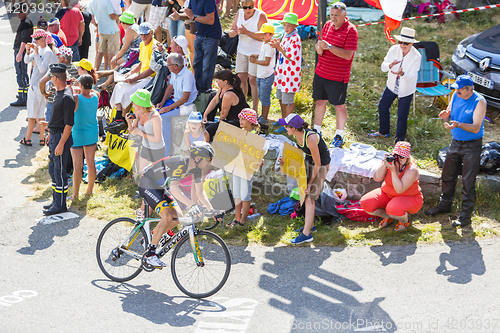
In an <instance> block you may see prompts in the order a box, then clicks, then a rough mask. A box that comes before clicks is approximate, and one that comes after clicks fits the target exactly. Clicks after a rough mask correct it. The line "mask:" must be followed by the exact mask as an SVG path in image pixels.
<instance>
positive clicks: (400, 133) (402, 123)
mask: <svg viewBox="0 0 500 333" xmlns="http://www.w3.org/2000/svg"><path fill="white" fill-rule="evenodd" d="M396 98H398V95H396V94H395V93H393V92H392V91H391V90H389V89H388V88H387V87H385V90H384V93H383V94H382V97H381V98H380V101H379V102H378V112H379V116H378V121H379V130H378V131H379V133H380V134H388V133H390V131H391V105H392V102H394V100H395V99H396ZM412 99H413V94H411V95H408V96H405V97H401V98H398V122H397V129H396V141H403V140H404V139H405V137H406V129H407V128H408V113H410V105H411V100H412Z"/></svg>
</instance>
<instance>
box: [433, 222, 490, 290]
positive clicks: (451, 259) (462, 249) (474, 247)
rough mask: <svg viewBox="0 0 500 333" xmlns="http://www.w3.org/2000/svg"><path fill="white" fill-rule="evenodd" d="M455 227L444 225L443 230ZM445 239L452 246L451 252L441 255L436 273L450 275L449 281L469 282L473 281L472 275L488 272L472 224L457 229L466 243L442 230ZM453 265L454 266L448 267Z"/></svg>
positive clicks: (457, 232)
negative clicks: (459, 241) (457, 240)
mask: <svg viewBox="0 0 500 333" xmlns="http://www.w3.org/2000/svg"><path fill="white" fill-rule="evenodd" d="M451 228H453V227H451V226H443V227H442V230H443V229H445V230H448V229H451ZM441 234H442V236H443V239H444V241H445V243H446V245H448V246H449V247H450V252H449V253H446V252H443V253H441V254H440V255H439V266H438V267H437V268H436V273H437V274H441V275H443V276H448V282H451V283H457V284H467V283H469V282H471V281H472V275H473V274H474V275H483V274H484V273H485V272H486V266H485V264H484V259H483V253H482V250H481V246H480V245H479V243H478V242H477V241H476V239H475V231H474V230H473V229H472V228H471V226H466V227H464V228H461V229H457V230H456V235H457V236H458V237H459V238H464V239H467V242H466V243H457V242H456V237H454V236H451V235H450V233H449V232H442V233H441ZM447 266H448V267H450V266H453V267H454V268H453V269H451V268H448V267H447Z"/></svg>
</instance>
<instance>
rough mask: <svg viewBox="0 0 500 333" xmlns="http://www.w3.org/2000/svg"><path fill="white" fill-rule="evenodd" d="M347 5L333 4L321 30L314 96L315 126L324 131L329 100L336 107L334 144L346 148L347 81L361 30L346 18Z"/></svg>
mask: <svg viewBox="0 0 500 333" xmlns="http://www.w3.org/2000/svg"><path fill="white" fill-rule="evenodd" d="M346 14H347V12H346V6H345V4H344V3H343V2H335V3H334V4H332V5H331V6H330V21H328V22H326V23H325V25H324V26H323V30H321V35H320V36H321V39H320V40H318V42H317V43H316V46H315V48H316V52H317V53H318V64H317V66H316V70H315V74H314V81H313V94H312V97H313V99H314V100H315V101H316V106H315V108H314V129H315V130H316V132H318V133H320V134H321V124H322V123H323V117H324V116H325V113H326V103H327V102H330V104H332V105H334V106H335V113H336V119H335V120H336V126H337V130H336V132H335V138H334V139H333V142H332V143H331V145H330V147H342V145H343V144H344V128H345V124H346V122H347V109H346V107H345V99H346V95H347V84H348V83H349V78H350V75H351V65H352V60H353V58H354V52H355V51H356V49H357V48H358V31H357V30H356V27H355V26H354V24H352V23H351V22H349V19H348V18H347V17H346Z"/></svg>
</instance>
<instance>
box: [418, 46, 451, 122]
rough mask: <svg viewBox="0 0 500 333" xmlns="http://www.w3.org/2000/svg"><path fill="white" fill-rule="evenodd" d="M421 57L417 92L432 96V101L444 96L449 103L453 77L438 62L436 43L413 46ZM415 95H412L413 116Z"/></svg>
mask: <svg viewBox="0 0 500 333" xmlns="http://www.w3.org/2000/svg"><path fill="white" fill-rule="evenodd" d="M413 46H414V47H415V48H416V49H417V50H418V52H420V55H421V56H422V59H421V63H420V70H419V71H418V79H417V91H418V92H419V93H420V94H422V95H423V96H432V97H434V100H433V102H432V104H431V106H433V105H434V104H435V102H436V98H438V97H439V96H446V100H447V103H450V98H451V95H450V93H451V89H449V87H450V85H451V81H450V79H454V78H455V75H454V74H452V73H450V72H447V71H445V70H443V66H441V63H440V62H439V46H438V44H437V43H436V42H420V43H417V44H414V45H413ZM443 76H446V84H445V85H443V83H442V79H443ZM415 95H416V94H413V115H415Z"/></svg>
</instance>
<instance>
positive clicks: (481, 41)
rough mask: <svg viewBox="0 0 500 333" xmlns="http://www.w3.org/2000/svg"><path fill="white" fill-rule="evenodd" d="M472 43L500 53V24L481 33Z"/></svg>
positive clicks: (479, 47) (483, 48)
mask: <svg viewBox="0 0 500 333" xmlns="http://www.w3.org/2000/svg"><path fill="white" fill-rule="evenodd" d="M472 45H473V46H474V47H475V48H477V49H479V50H483V51H486V52H490V53H496V54H500V25H497V26H494V27H493V28H490V29H488V30H486V31H485V32H483V33H481V34H479V36H478V37H477V38H476V39H475V40H474V42H473V43H472Z"/></svg>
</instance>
